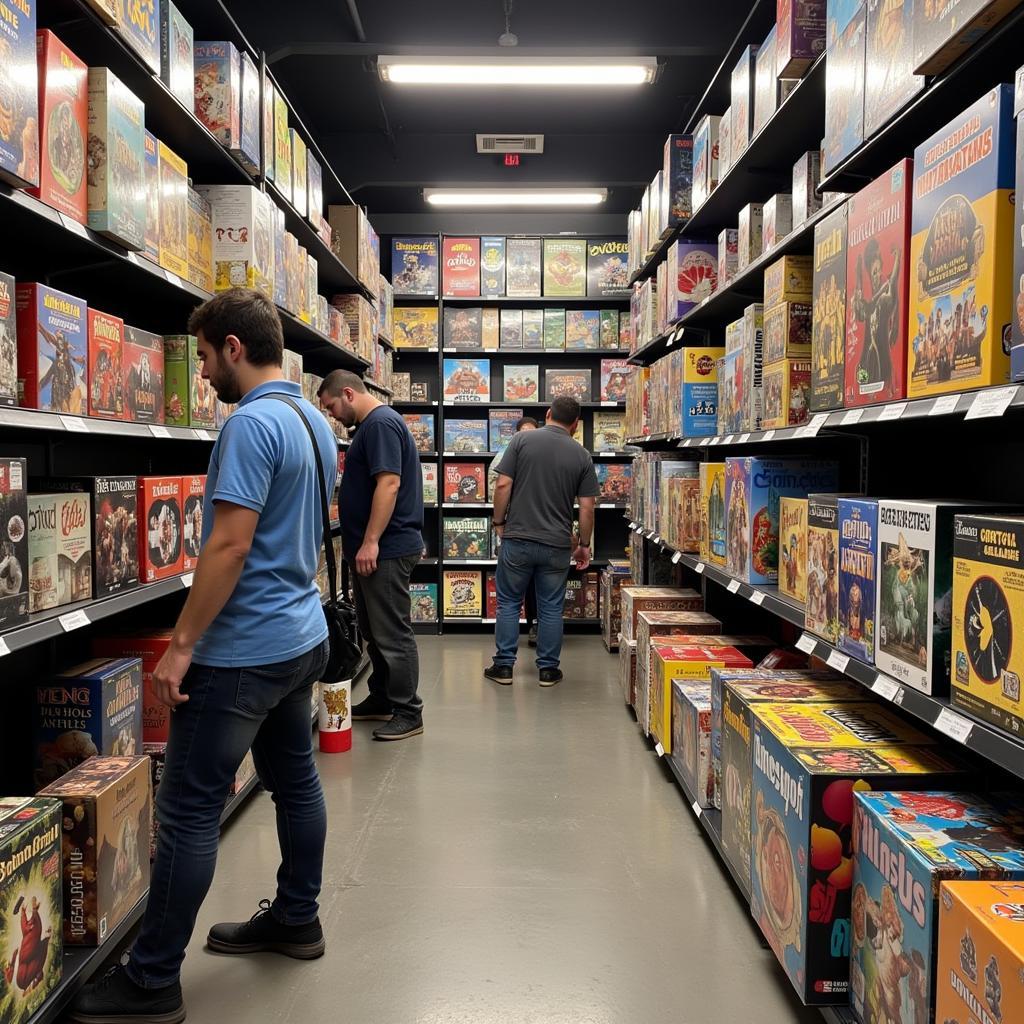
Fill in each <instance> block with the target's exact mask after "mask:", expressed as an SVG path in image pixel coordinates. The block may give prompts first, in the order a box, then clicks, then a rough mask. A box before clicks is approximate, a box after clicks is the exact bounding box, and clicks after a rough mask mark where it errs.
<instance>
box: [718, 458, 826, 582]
mask: <svg viewBox="0 0 1024 1024" xmlns="http://www.w3.org/2000/svg"><path fill="white" fill-rule="evenodd" d="M838 478H839V472H838V466H837V464H836V463H835V462H830V461H820V460H812V459H755V458H751V457H747V458H729V459H726V462H725V510H726V512H725V514H726V537H727V542H726V568H727V569H728V571H729V573H730V574H731V575H732V576H735V577H737V578H738V579H742V580H745V581H746V582H747V583H754V584H766V583H767V584H772V583H775V582H776V581H777V580H778V575H779V568H778V567H779V499H780V498H781V497H782V496H783V495H788V496H791V497H803V496H806V495H807V494H808V493H812V492H816V491H833V490H835V489H836V486H837V484H838Z"/></svg>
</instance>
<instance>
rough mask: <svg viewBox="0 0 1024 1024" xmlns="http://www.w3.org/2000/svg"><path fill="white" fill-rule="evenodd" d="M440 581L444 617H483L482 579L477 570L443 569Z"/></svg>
mask: <svg viewBox="0 0 1024 1024" xmlns="http://www.w3.org/2000/svg"><path fill="white" fill-rule="evenodd" d="M442 582H443V585H444V617H445V618H446V619H464V618H465V619H479V618H482V617H483V613H484V611H483V609H484V604H483V580H482V579H481V577H480V572H479V570H470V571H466V570H462V569H445V570H444V573H443V581H442Z"/></svg>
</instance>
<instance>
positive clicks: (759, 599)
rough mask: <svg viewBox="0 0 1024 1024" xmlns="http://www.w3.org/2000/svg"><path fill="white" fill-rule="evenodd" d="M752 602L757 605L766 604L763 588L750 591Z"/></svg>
mask: <svg viewBox="0 0 1024 1024" xmlns="http://www.w3.org/2000/svg"><path fill="white" fill-rule="evenodd" d="M750 603H751V604H756V605H762V604H764V591H763V590H752V591H751V592H750Z"/></svg>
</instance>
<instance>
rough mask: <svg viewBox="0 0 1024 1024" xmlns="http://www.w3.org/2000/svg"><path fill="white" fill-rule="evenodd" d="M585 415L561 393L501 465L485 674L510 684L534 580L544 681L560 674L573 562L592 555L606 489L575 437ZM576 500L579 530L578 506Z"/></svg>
mask: <svg viewBox="0 0 1024 1024" xmlns="http://www.w3.org/2000/svg"><path fill="white" fill-rule="evenodd" d="M579 418H580V404H579V402H577V401H576V399H575V398H568V397H562V398H556V399H555V400H554V401H553V402H552V403H551V408H550V409H549V410H548V414H547V417H546V420H545V425H544V426H543V427H541V429H540V430H524V431H522V432H520V433H518V434H516V435H515V437H513V438H512V440H511V441H510V442H509V445H508V448H506V449H505V454H504V455H503V456H502V457H501V461H500V462H499V463H498V465H497V467H496V468H497V473H498V482H497V484H496V486H495V488H494V528H495V530H496V531H497V533H498V536H499V537H500V538H501V548H500V549H499V552H498V572H497V588H498V621H497V625H496V626H495V630H494V640H495V646H496V648H497V649H496V652H495V655H494V664H493V665H491V667H490V668H488V669H486V670H485V671H484V675H485V676H487V678H488V679H492V680H494V682H496V683H501V684H503V685H508V684H509V683H511V682H512V667H513V666H514V665H515V662H516V651H517V649H518V646H519V609H520V608H521V607H522V604H523V598H524V597H525V595H526V591H527V588H528V587H529V586H530V583H531V581H532V582H533V584H534V586H535V587H536V592H537V668H538V670H539V676H540V685H541V686H554V685H555V683H557V682H559V680H561V678H562V673H561V670H560V669H559V667H558V665H559V660H560V658H561V653H562V613H563V609H564V605H565V582H566V579H567V578H568V575H569V564H570V562H572V563H574V564H575V566H576V568H577V569H578V570H579V571H580V572H582V571H584V570H585V569H586V568H587V567H588V566H589V565H590V560H591V551H590V543H591V537H592V535H593V532H594V499H595V498H596V497H597V496H598V494H600V492H601V489H600V487H599V486H598V483H597V476H596V474H595V473H594V463H593V461H592V460H591V458H590V453H589V452H588V451H586V449H584V448H583V446H582V445H580V444H577V443H576V441H574V440H573V437H572V434H573V431H574V430H575V429H576V424H577V422H578V421H579ZM577 501H578V502H579V506H580V508H579V533H578V534H575V535H574V533H573V506H574V504H575V503H576V502H577Z"/></svg>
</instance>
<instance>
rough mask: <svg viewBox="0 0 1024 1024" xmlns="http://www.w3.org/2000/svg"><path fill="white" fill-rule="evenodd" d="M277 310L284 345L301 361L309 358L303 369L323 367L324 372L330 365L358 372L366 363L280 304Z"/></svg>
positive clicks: (316, 370) (314, 369) (333, 367)
mask: <svg viewBox="0 0 1024 1024" xmlns="http://www.w3.org/2000/svg"><path fill="white" fill-rule="evenodd" d="M277 312H278V315H279V316H280V317H281V326H282V327H283V328H284V343H285V347H286V348H290V349H292V350H293V351H295V352H299V353H301V354H302V356H303V359H304V361H305V360H310V361H311V365H310V366H308V367H306V368H307V369H310V370H312V371H313V372H319V370H324V371H325V373H326V372H329V371H330V370H334V369H342V370H352V371H354V372H355V373H359V374H362V373H365V372H366V370H367V368H368V367H369V365H370V363H369V362H368V361H367V360H365V359H363V358H362V357H361V356H357V355H356V354H355V353H354V352H350V351H349V350H348V349H347V348H342V347H341V346H340V345H338V344H337V342H335V341H332V340H331V338H330V337H329V336H328V335H326V334H324V333H323V332H322V331H318V330H317V329H316V328H315V327H314V326H313V325H312V324H307V323H306V322H305V321H303V320H300V319H299V318H298V317H297V316H294V315H293V314H291V313H289V312H288V311H287V310H285V309H282V308H281V307H280V306H278V307H277Z"/></svg>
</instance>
